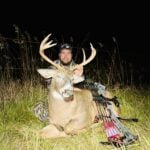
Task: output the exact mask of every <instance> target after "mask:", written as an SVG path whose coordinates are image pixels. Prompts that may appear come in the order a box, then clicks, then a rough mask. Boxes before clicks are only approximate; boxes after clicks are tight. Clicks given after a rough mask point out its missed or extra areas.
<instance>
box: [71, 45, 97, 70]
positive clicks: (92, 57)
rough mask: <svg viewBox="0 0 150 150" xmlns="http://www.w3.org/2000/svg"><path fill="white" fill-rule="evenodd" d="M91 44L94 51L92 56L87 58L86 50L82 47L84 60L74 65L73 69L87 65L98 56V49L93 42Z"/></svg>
mask: <svg viewBox="0 0 150 150" xmlns="http://www.w3.org/2000/svg"><path fill="white" fill-rule="evenodd" d="M90 46H91V51H92V52H91V55H90V57H89V58H88V59H87V60H86V56H85V51H84V49H82V52H83V62H82V63H80V64H78V65H76V66H74V67H73V68H72V70H75V69H77V68H78V67H80V66H85V65H86V64H88V63H90V62H91V61H92V60H93V59H94V57H95V56H96V49H95V48H94V47H93V45H92V43H90Z"/></svg>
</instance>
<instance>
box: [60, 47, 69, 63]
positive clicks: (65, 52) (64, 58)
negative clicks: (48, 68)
mask: <svg viewBox="0 0 150 150" xmlns="http://www.w3.org/2000/svg"><path fill="white" fill-rule="evenodd" d="M59 59H60V61H61V62H62V63H63V64H64V65H68V64H69V63H70V62H71V61H72V52H71V51H70V50H69V49H62V50H61V52H60V53H59Z"/></svg>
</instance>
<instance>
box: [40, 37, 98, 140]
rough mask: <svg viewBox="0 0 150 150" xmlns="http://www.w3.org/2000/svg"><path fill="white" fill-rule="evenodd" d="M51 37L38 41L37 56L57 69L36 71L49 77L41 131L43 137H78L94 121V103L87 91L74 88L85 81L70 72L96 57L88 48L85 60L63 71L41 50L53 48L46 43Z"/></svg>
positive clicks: (95, 107) (61, 67)
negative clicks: (46, 116)
mask: <svg viewBox="0 0 150 150" xmlns="http://www.w3.org/2000/svg"><path fill="white" fill-rule="evenodd" d="M49 36H50V34H49V35H48V36H47V37H46V38H45V39H44V40H43V41H42V42H41V45H40V51H39V52H40V55H41V56H42V58H43V59H45V60H46V61H47V62H49V63H50V64H51V65H53V66H54V67H56V69H38V72H39V73H40V75H41V76H43V77H44V78H46V79H47V78H52V81H51V85H50V88H49V95H48V109H49V125H48V126H46V127H44V128H43V129H42V130H40V132H39V134H40V136H42V137H43V138H56V137H65V136H67V135H69V134H71V135H72V134H77V133H79V132H80V131H82V130H83V129H85V128H86V127H88V126H90V125H91V124H92V123H93V122H94V118H95V116H96V115H97V114H98V110H97V106H96V103H95V101H93V97H92V93H91V91H89V90H86V89H78V90H77V89H74V87H73V84H74V83H79V82H81V81H83V80H84V78H83V77H79V76H76V75H74V73H73V70H74V69H76V68H77V67H79V66H85V65H86V64H88V63H89V62H91V61H92V60H93V59H94V57H95V56H96V50H95V48H94V47H93V46H92V44H90V45H91V55H90V57H89V58H88V59H86V58H85V53H84V51H83V55H84V59H83V62H82V63H81V64H78V65H76V66H74V67H73V68H71V69H67V68H64V67H63V66H60V65H58V64H56V63H54V62H53V61H52V60H51V59H49V58H48V57H47V56H46V55H45V54H44V50H45V49H47V48H51V47H53V46H55V45H56V43H54V44H52V41H50V42H47V41H48V38H49Z"/></svg>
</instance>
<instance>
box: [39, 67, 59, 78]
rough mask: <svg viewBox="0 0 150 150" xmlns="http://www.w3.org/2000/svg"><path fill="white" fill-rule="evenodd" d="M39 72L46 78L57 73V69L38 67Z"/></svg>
mask: <svg viewBox="0 0 150 150" xmlns="http://www.w3.org/2000/svg"><path fill="white" fill-rule="evenodd" d="M37 72H38V73H39V74H40V75H41V76H42V77H44V78H46V79H48V78H51V77H54V76H55V75H56V70H54V69H37Z"/></svg>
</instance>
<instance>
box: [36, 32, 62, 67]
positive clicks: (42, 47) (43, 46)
mask: <svg viewBox="0 0 150 150" xmlns="http://www.w3.org/2000/svg"><path fill="white" fill-rule="evenodd" d="M50 36H51V34H49V35H47V36H46V37H45V38H44V40H43V41H42V42H41V45H40V50H39V53H40V55H41V57H42V58H43V59H45V60H46V61H47V62H49V63H50V64H52V65H53V66H55V67H56V68H57V69H62V67H61V66H60V65H58V64H56V63H54V62H53V61H52V60H51V59H49V58H48V57H47V56H46V55H45V53H44V50H45V49H48V48H51V47H53V46H55V45H56V44H57V43H53V44H52V42H53V40H51V41H49V42H47V41H48V38H49V37H50Z"/></svg>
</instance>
